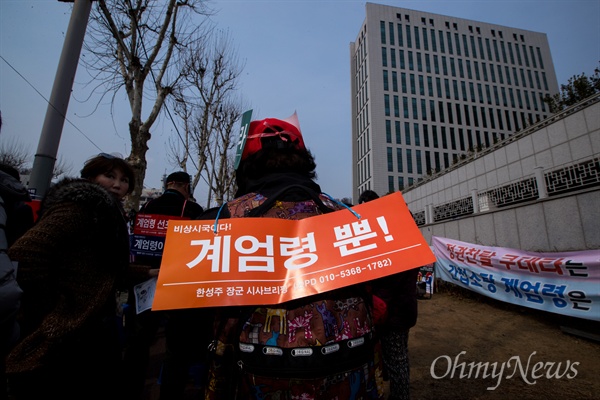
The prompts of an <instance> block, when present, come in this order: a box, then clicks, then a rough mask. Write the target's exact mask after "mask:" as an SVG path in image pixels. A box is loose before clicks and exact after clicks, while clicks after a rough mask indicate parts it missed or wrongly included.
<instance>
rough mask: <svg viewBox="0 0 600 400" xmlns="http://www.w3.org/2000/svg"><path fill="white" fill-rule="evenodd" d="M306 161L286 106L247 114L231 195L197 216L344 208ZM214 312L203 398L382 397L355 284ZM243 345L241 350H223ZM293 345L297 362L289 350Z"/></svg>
mask: <svg viewBox="0 0 600 400" xmlns="http://www.w3.org/2000/svg"><path fill="white" fill-rule="evenodd" d="M315 168H316V163H315V160H314V157H313V156H312V154H311V153H310V151H308V150H307V149H306V147H305V145H304V140H303V138H302V134H301V132H300V128H299V124H298V122H297V119H296V118H295V114H294V115H293V116H292V117H290V118H288V119H286V120H280V119H275V118H267V119H264V120H259V121H252V122H251V123H250V126H249V129H248V137H247V140H246V142H245V145H244V148H243V151H242V154H241V162H240V164H239V166H238V168H237V170H236V179H237V185H238V191H237V193H236V198H235V199H233V200H231V201H230V202H228V203H226V204H225V205H224V206H223V207H221V208H216V209H212V210H207V212H206V213H205V214H204V215H203V216H202V217H201V219H214V218H216V216H217V214H218V215H219V219H223V218H241V217H267V218H281V219H290V220H298V219H303V218H308V217H311V216H315V215H319V214H323V213H327V212H332V211H336V210H340V209H343V208H344V207H343V205H341V204H339V203H337V202H336V201H334V200H332V199H331V198H329V197H328V196H326V195H324V194H323V193H322V192H321V188H320V186H319V185H318V184H317V183H316V182H315V181H314V179H315V177H316V174H315ZM215 312H216V314H217V318H216V322H215V326H216V327H217V330H216V335H215V348H216V350H215V356H214V359H213V362H212V364H211V365H210V368H209V382H208V384H207V388H206V393H205V395H206V397H205V398H206V399H234V398H237V399H244V400H247V399H265V398H281V399H292V398H303V399H332V398H336V399H339V400H349V399H358V398H363V399H367V398H369V399H381V398H382V397H383V381H382V379H381V368H382V367H381V354H380V351H379V350H378V349H379V347H378V344H377V343H376V341H375V340H374V336H373V335H372V320H371V317H370V303H369V301H368V300H367V293H366V290H364V286H363V285H362V284H357V285H352V286H348V287H344V288H341V289H336V290H332V291H328V292H324V293H319V294H315V295H312V296H309V297H304V298H299V299H295V300H292V301H288V302H285V303H281V304H276V305H256V306H248V307H223V308H220V309H217V310H216V311H215ZM300 320H302V321H304V322H306V324H307V325H306V326H304V327H303V328H300V329H298V330H296V327H295V325H293V324H295V323H296V322H297V321H300ZM256 327H261V328H260V329H259V330H258V331H256V330H255V329H257V328H256ZM342 330H343V333H341V331H342ZM286 332H288V334H286ZM250 343H251V344H250ZM242 346H246V350H244V351H239V352H236V351H235V350H234V352H233V354H229V353H228V351H227V350H226V349H238V348H240V349H241V348H242ZM249 348H252V349H253V350H252V351H248V349H249ZM267 349H268V350H269V351H266V350H267ZM300 353H302V354H303V355H304V356H305V357H302V362H300V361H298V359H299V357H295V355H297V354H300ZM275 354H276V355H275ZM309 354H310V356H309ZM228 363H229V364H228ZM227 365H230V366H233V368H231V369H229V368H227ZM237 366H239V369H238V367H237ZM228 371H230V372H228ZM232 371H237V373H236V372H232ZM236 378H237V379H236Z"/></svg>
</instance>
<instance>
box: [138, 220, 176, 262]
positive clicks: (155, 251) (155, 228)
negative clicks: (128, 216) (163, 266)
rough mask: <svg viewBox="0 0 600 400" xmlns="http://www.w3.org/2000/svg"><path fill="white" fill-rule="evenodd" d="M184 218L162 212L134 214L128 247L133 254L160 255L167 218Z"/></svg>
mask: <svg viewBox="0 0 600 400" xmlns="http://www.w3.org/2000/svg"><path fill="white" fill-rule="evenodd" d="M183 219H186V218H183V217H176V216H171V215H162V214H142V213H138V214H137V215H136V216H135V225H134V227H133V235H131V238H130V239H131V240H130V248H131V253H132V254H133V255H135V256H151V257H161V256H162V252H163V250H164V245H165V236H166V235H167V228H168V226H169V220H183Z"/></svg>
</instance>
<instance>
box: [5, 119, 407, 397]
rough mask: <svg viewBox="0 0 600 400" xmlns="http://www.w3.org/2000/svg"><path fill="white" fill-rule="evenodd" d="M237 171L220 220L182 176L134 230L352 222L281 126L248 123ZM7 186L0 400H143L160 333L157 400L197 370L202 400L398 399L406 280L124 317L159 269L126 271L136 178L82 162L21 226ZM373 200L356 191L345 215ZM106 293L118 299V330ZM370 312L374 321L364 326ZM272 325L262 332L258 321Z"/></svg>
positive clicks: (148, 261)
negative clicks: (341, 216)
mask: <svg viewBox="0 0 600 400" xmlns="http://www.w3.org/2000/svg"><path fill="white" fill-rule="evenodd" d="M0 124H1V120H0ZM240 157H241V158H240V160H239V165H237V166H236V167H237V168H236V184H237V192H236V194H235V196H234V198H233V199H231V200H230V201H228V202H226V203H225V204H223V205H220V206H219V207H216V208H211V209H207V210H204V209H203V208H202V207H201V206H200V205H198V204H197V203H196V202H195V201H193V197H192V191H191V180H190V176H189V174H187V173H186V172H183V171H178V172H174V173H172V174H171V175H169V176H168V177H167V179H166V181H165V191H164V193H163V194H162V195H161V196H160V197H158V198H156V199H154V200H150V201H149V202H148V203H146V204H144V205H143V207H142V208H141V209H140V210H139V211H138V212H137V213H136V214H138V215H142V214H144V215H147V214H150V215H162V216H171V217H176V218H178V219H189V220H214V219H215V218H219V219H227V218H245V217H259V218H261V217H266V218H282V219H289V220H299V219H303V218H309V217H311V216H315V215H320V214H325V213H329V212H335V211H337V210H341V209H344V208H348V207H351V206H352V205H347V204H342V203H341V202H338V201H337V200H335V199H332V198H330V197H329V196H327V195H325V194H323V192H322V190H321V187H320V186H319V185H318V184H317V183H316V172H315V171H316V162H315V159H314V157H313V155H312V153H311V152H310V150H308V149H307V147H306V145H305V143H304V138H303V136H302V133H301V130H300V126H299V123H298V120H297V118H296V116H295V114H294V115H293V116H291V117H289V118H287V119H276V118H266V119H263V120H255V121H252V122H250V124H249V129H248V134H247V138H246V141H245V144H244V147H243V151H242V153H241V156H240ZM8 175H9V174H8V173H6V172H4V169H0V205H2V204H4V207H3V208H0V211H3V210H4V209H6V210H7V211H6V214H7V215H8V218H7V221H6V224H4V225H5V226H6V229H4V226H2V228H3V230H6V234H7V235H6V236H7V237H8V238H9V239H8V240H6V244H5V245H2V244H3V235H0V256H3V257H5V258H0V261H9V263H7V264H6V265H7V266H8V265H9V264H10V265H12V266H16V268H13V269H12V270H9V272H10V273H7V276H10V277H12V278H13V285H14V286H15V287H16V289H17V290H16V292H15V293H16V294H15V295H14V296H12V297H14V299H12V297H11V301H12V300H14V305H13V308H12V310H7V311H6V315H8V316H7V317H5V314H4V313H5V306H7V305H8V301H5V300H4V297H1V298H2V300H3V306H2V310H1V311H2V312H3V315H2V325H1V328H2V332H0V335H1V336H0V337H1V338H2V343H1V345H2V347H1V349H0V350H1V351H2V364H1V365H0V366H1V369H0V374H1V376H0V378H1V379H0V384H1V386H0V396H2V397H1V398H0V400H1V399H11V400H26V399H40V398H46V397H47V398H60V399H81V398H87V399H96V398H97V399H127V400H137V399H143V398H144V396H145V390H144V386H145V383H146V379H147V371H148V366H149V359H150V350H151V347H152V346H153V344H154V343H155V341H156V340H157V335H158V332H159V330H160V329H161V328H164V334H165V341H166V350H165V352H164V354H163V355H162V356H161V357H162V360H161V362H162V370H161V373H160V399H162V400H176V399H183V398H184V391H185V388H186V385H188V383H189V380H190V368H191V367H192V366H193V365H194V363H198V362H200V363H202V364H203V365H204V367H205V369H204V370H202V371H203V372H202V379H201V385H202V386H203V392H204V393H203V398H205V399H216V400H218V399H235V398H237V399H275V398H280V399H292V398H303V399H315V400H317V399H332V398H336V399H340V400H343V399H347V400H349V399H384V390H383V387H384V384H383V380H384V379H389V381H390V395H389V397H388V399H409V398H410V393H409V386H410V380H409V363H408V332H409V329H410V328H411V327H412V326H414V325H415V323H416V319H417V301H416V300H417V297H416V280H417V279H416V274H417V270H416V269H415V270H409V271H407V272H403V273H399V274H394V275H391V276H388V277H385V278H380V279H377V280H374V281H370V282H363V283H358V284H354V285H352V286H348V287H343V288H341V289H335V290H330V291H327V292H324V293H319V294H315V295H311V296H308V297H303V298H300V299H294V300H292V301H288V302H285V303H282V304H277V305H256V306H228V307H211V308H189V309H180V310H168V311H153V310H151V309H150V310H145V311H142V312H139V313H137V312H135V310H136V297H135V296H133V293H134V287H135V286H136V285H139V284H141V283H143V282H145V281H148V280H149V279H152V278H155V277H156V276H158V274H159V270H160V267H161V256H160V255H148V256H143V255H139V256H135V257H132V255H131V242H130V230H129V224H131V223H135V221H130V220H129V218H131V217H132V216H131V214H130V213H127V212H125V210H124V209H123V201H124V199H125V198H126V196H127V195H128V194H130V193H131V191H132V190H133V188H134V186H135V175H134V173H133V169H132V168H131V166H130V165H129V164H128V163H127V161H126V160H125V159H123V158H121V157H117V156H115V155H112V154H107V153H100V154H98V155H96V156H93V157H91V158H90V159H89V160H87V161H86V162H85V164H84V165H83V168H82V169H81V172H80V176H79V177H78V178H74V177H69V178H63V179H62V180H60V181H59V182H57V183H55V184H54V185H52V187H51V188H50V189H49V190H48V192H47V194H46V195H45V197H44V199H43V200H42V202H41V206H40V209H39V211H38V212H37V215H35V216H34V215H33V211H32V210H29V211H27V209H26V208H25V212H23V207H26V206H25V205H26V203H27V201H28V200H30V199H29V198H28V195H27V191H26V190H25V189H24V188H23V187H22V185H20V182H18V179H15V178H12V180H9V178H8ZM5 179H6V180H7V181H10V184H8V186H10V188H11V189H12V191H11V192H10V194H11V196H12V197H10V198H9V195H8V194H6V193H5V191H4V190H3V187H4V186H6V185H4V184H3V180H5ZM11 185H12V186H11ZM13 193H14V195H13ZM377 197H378V196H377V194H376V193H375V192H372V191H365V192H364V193H362V195H361V197H360V199H359V201H358V202H359V203H364V202H367V201H372V200H375V199H376V198H377ZM7 204H8V205H10V207H7ZM17 210H18V211H17ZM1 217H2V213H0V218H1ZM33 217H35V222H34V218H33ZM133 218H135V216H133ZM0 222H2V221H0ZM1 233H3V232H2V231H0V234H1ZM3 271H4V270H3ZM17 271H18V274H17ZM15 277H16V281H15V279H14V278H15ZM0 289H1V290H4V289H3V288H2V287H0ZM121 292H126V293H129V298H128V299H127V304H126V307H125V309H126V310H127V311H126V312H125V326H124V327H123V318H122V317H121V316H120V310H121V308H122V306H123V305H122V304H119V297H118V294H119V293H121ZM374 300H376V301H383V302H384V303H385V305H386V308H387V313H386V318H385V319H378V321H377V322H376V321H375V319H374V318H373V312H374V306H373V305H374ZM271 316H274V318H275V321H277V323H274V322H273V321H274V320H270V321H271V322H267V321H265V318H270V317H271ZM298 318H301V319H302V320H304V321H310V322H309V324H310V325H309V326H310V329H308V331H306V330H305V331H304V334H303V335H291V334H289V335H288V334H282V333H285V330H286V327H285V326H284V325H285V324H286V323H290V321H297V320H298ZM332 321H333V324H334V325H335V326H336V327H337V325H339V326H342V327H344V332H343V335H342V334H341V333H340V332H338V330H337V329H335V330H331V329H330V328H331V326H332V325H331V324H332ZM257 325H260V326H262V327H264V329H263V330H261V334H259V335H258V338H256V337H254V336H253V335H254V334H255V333H256V332H255V331H252V329H253V328H252V327H253V326H257ZM282 329H283V330H282ZM251 336H252V339H251V338H250V337H251ZM250 340H253V342H252V343H253V345H254V347H256V349H263V350H264V349H265V348H267V347H271V346H272V347H275V348H278V349H279V350H280V352H279V354H280V355H283V356H282V357H280V358H273V356H271V357H269V356H268V354H267V353H268V352H267V351H260V350H257V351H255V352H254V353H253V354H247V353H246V354H244V353H243V352H238V351H237V350H236V349H237V348H238V346H239V344H240V343H242V342H243V343H245V342H246V341H250ZM317 346H318V347H320V348H325V347H327V348H328V349H331V351H332V352H336V354H335V356H331V357H330V358H327V356H326V357H325V358H320V357H317V358H314V360H311V359H310V358H309V359H307V360H306V362H304V361H303V362H304V363H303V364H302V366H299V365H298V364H297V361H296V360H294V357H293V354H294V349H296V348H298V347H301V348H302V349H306V348H316V347H317ZM254 347H253V348H254ZM319 353H321V352H319ZM329 360H331V362H330V361H329ZM241 365H243V368H239V366H241ZM267 366H270V367H267Z"/></svg>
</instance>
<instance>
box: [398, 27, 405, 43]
mask: <svg viewBox="0 0 600 400" xmlns="http://www.w3.org/2000/svg"><path fill="white" fill-rule="evenodd" d="M398 46H400V47H404V38H403V37H402V24H398Z"/></svg>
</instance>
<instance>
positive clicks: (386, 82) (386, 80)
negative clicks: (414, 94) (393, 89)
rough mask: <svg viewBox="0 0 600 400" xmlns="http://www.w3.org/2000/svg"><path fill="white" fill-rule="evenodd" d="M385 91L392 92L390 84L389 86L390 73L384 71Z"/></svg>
mask: <svg viewBox="0 0 600 400" xmlns="http://www.w3.org/2000/svg"><path fill="white" fill-rule="evenodd" d="M383 90H385V91H388V90H390V88H389V84H388V72H387V70H383Z"/></svg>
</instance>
